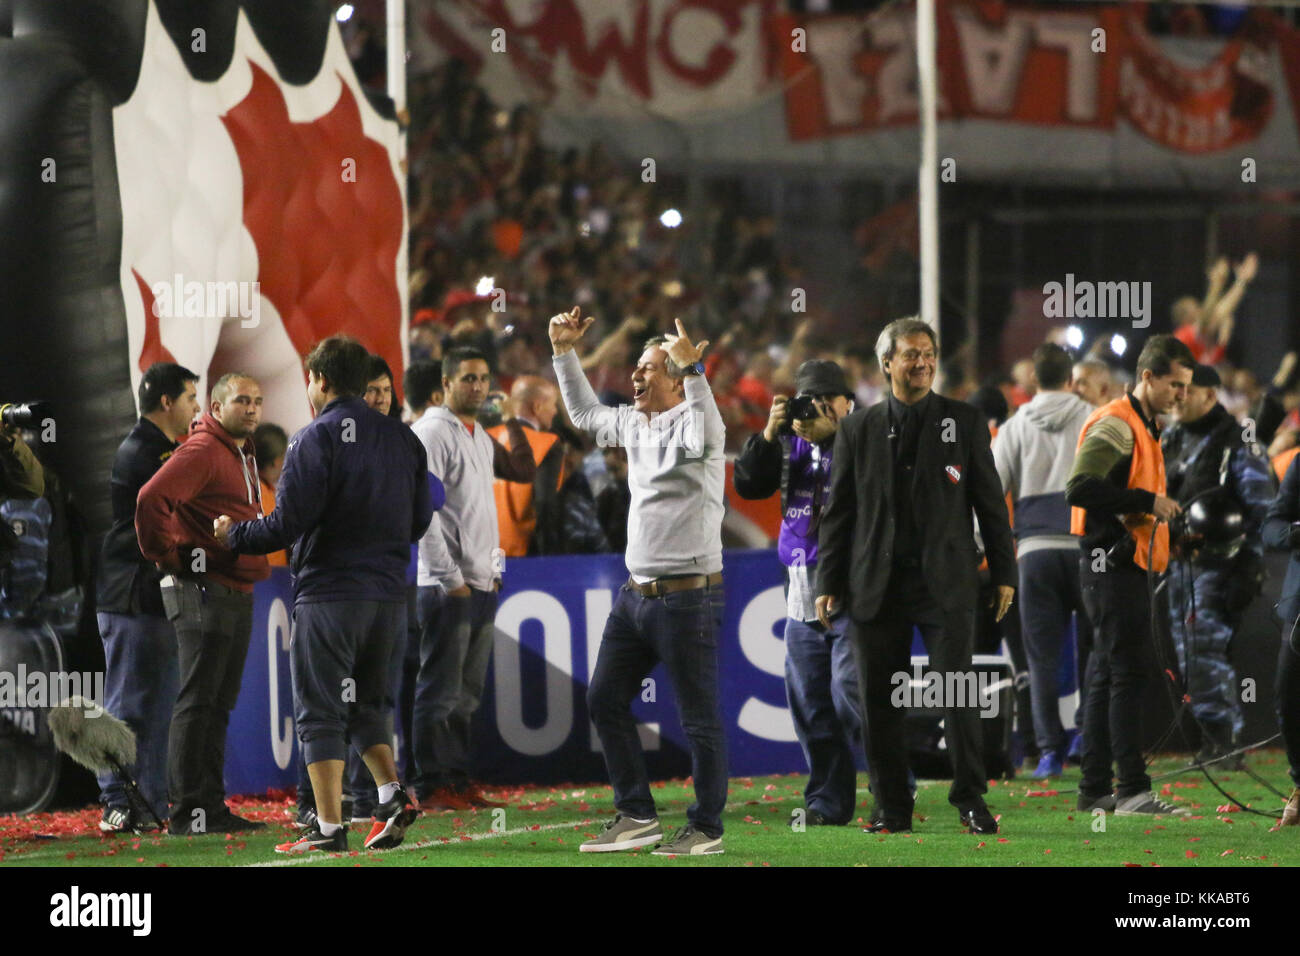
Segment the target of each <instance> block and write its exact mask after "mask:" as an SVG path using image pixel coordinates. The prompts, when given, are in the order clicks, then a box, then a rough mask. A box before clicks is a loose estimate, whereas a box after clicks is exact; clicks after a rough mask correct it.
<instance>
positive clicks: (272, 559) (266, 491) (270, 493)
mask: <svg viewBox="0 0 1300 956" xmlns="http://www.w3.org/2000/svg"><path fill="white" fill-rule="evenodd" d="M257 480H258V481H260V482H261V483H262V514H264V515H269V514H270V513H271V512H272V511H274V510H275V489H274V488H272V487H271V486H270V485H268V484H267V483H266V482H265V481H262V479H261V478H259V479H257ZM266 563H267V564H269V565H271V567H273V568H284V567H288V565H289V555H288V553H287V552H284V551H272V552H271V553H270V554H268V555H267V556H266Z"/></svg>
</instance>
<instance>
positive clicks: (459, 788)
mask: <svg viewBox="0 0 1300 956" xmlns="http://www.w3.org/2000/svg"><path fill="white" fill-rule="evenodd" d="M442 375H443V379H442V383H443V392H444V394H445V396H446V398H445V402H446V404H445V405H431V406H429V407H428V408H427V409H425V411H424V414H423V415H421V416H420V418H419V420H418V421H416V422H415V423H413V424H412V425H411V430H412V431H414V432H415V434H416V437H417V438H419V439H420V441H421V442H422V443H423V444H424V448H425V451H426V452H427V454H428V465H429V471H431V472H432V473H433V474H434V475H436V476H437V477H438V478H439V479H441V481H442V483H443V485H444V486H445V487H446V489H447V503H446V504H445V505H444V506H443V509H442V511H441V512H439V513H438V514H436V515H434V519H433V521H431V522H430V524H429V529H428V531H426V532H425V534H424V537H423V538H421V539H420V547H419V552H420V554H419V571H418V577H417V580H416V585H417V588H418V590H417V594H416V605H417V614H418V617H419V620H420V622H421V635H420V669H419V672H418V674H417V676H416V682H415V703H414V706H413V715H412V721H411V723H412V725H413V726H412V733H411V737H412V751H413V754H414V757H415V779H414V781H413V782H414V784H415V788H416V793H417V794H418V795H419V797H420V799H421V804H420V806H421V808H422V809H424V810H430V811H435V812H436V811H441V810H465V809H469V808H471V807H487V806H499V805H500V804H494V803H492V802H491V801H490V800H488V799H487V798H486V797H484V796H483V794H482V792H481V791H480V790H479V789H478V788H477V787H476V786H474V784H473V783H472V782H471V780H470V775H469V762H470V746H471V745H470V720H471V718H472V717H473V715H474V711H476V710H477V709H478V705H479V700H480V698H481V697H482V695H483V682H484V681H485V680H486V679H487V666H488V659H489V657H490V656H491V653H492V635H493V630H494V624H495V621H496V612H497V591H498V590H499V589H500V587H501V572H502V570H503V564H504V562H503V560H502V552H501V548H500V546H499V541H500V538H499V534H498V528H497V509H496V498H495V497H494V495H493V491H492V481H493V479H494V478H505V479H506V480H507V481H522V482H531V481H532V480H533V476H534V474H535V471H536V466H535V465H534V463H533V453H532V449H531V448H530V447H529V446H528V439H527V438H526V437H525V436H524V434H523V431H522V429H521V428H520V426H519V423H518V422H517V421H512V422H510V423H508V425H507V431H508V433H509V435H510V450H509V451H506V449H505V448H504V447H502V446H501V445H499V444H497V442H496V441H495V440H493V438H492V437H491V436H490V435H488V433H487V429H485V428H483V427H482V426H481V425H479V424H478V423H477V421H476V419H475V416H477V414H478V411H479V408H480V407H481V406H482V404H483V401H484V399H486V398H487V394H488V391H489V389H490V383H491V378H492V375H491V372H490V370H489V369H488V363H487V359H486V357H485V356H484V355H483V353H482V352H479V351H478V350H476V349H469V348H458V349H452V350H451V351H450V352H448V353H447V355H446V356H445V357H444V359H443V365H442Z"/></svg>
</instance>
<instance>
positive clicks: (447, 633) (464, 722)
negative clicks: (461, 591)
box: [411, 587, 497, 798]
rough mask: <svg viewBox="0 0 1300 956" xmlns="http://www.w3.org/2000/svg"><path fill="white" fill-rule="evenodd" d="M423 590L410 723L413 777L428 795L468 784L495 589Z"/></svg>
mask: <svg viewBox="0 0 1300 956" xmlns="http://www.w3.org/2000/svg"><path fill="white" fill-rule="evenodd" d="M426 591H427V592H430V593H429V594H428V595H426V594H425V592H426ZM420 592H421V593H420V595H419V602H420V606H421V612H420V619H421V620H423V621H424V627H423V629H422V631H421V634H420V670H419V674H418V675H417V677H416V683H415V701H414V704H413V706H412V719H411V723H412V749H413V751H414V755H415V771H416V777H415V781H414V783H415V787H416V792H417V793H418V794H419V795H420V797H421V798H424V797H427V796H429V794H431V793H433V792H434V791H435V790H440V789H443V788H445V787H450V788H453V789H459V788H462V787H466V786H468V785H469V782H470V774H469V770H470V760H471V744H470V723H471V719H472V718H473V716H474V712H475V711H476V710H478V705H479V701H480V700H481V699H482V697H483V685H484V682H485V681H486V680H487V667H488V661H489V660H490V659H491V656H492V639H493V635H494V634H495V631H496V628H495V623H496V615H497V593H496V591H480V590H478V589H476V588H470V593H469V596H468V597H455V596H453V595H450V594H447V595H444V596H442V597H438V593H439V591H438V589H437V588H432V587H431V588H421V589H420ZM433 605H437V606H436V608H435V607H434V606H433Z"/></svg>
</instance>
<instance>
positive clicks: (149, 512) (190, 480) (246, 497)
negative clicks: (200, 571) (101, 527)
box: [135, 413, 271, 592]
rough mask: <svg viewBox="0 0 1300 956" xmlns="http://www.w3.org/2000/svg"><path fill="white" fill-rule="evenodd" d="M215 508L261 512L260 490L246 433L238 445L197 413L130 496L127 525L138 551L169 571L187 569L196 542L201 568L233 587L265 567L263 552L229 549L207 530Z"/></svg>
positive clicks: (250, 515) (259, 575)
mask: <svg viewBox="0 0 1300 956" xmlns="http://www.w3.org/2000/svg"><path fill="white" fill-rule="evenodd" d="M219 515H230V517H232V518H234V519H235V521H250V520H252V519H254V518H259V517H261V515H262V490H261V485H260V483H259V482H258V478H257V459H256V458H255V457H254V456H253V440H252V439H251V438H248V439H245V440H244V444H243V447H242V448H240V446H238V445H236V444H235V439H234V437H233V436H231V434H230V433H229V432H227V431H226V430H225V429H224V428H222V427H221V424H220V423H219V422H218V421H217V420H216V419H215V418H213V417H212V415H211V414H209V413H205V414H204V415H203V417H202V418H201V419H200V420H199V421H198V422H196V423H195V424H194V425H192V426H191V427H190V435H189V438H187V439H186V440H185V441H184V442H183V443H182V444H181V446H180V447H179V448H177V449H176V451H174V452H173V453H172V456H171V457H170V458H168V459H167V461H165V462H164V463H163V466H162V467H161V468H159V469H158V472H157V473H156V474H155V475H154V476H153V477H152V478H150V479H149V481H148V482H146V483H145V486H144V487H143V488H141V489H140V495H139V497H138V498H137V499H136V507H135V530H136V535H137V537H138V538H139V540H140V552H141V553H142V554H143V555H144V556H145V557H146V558H148V559H149V560H150V561H156V562H157V563H158V564H160V565H162V566H163V567H164V568H166V569H168V570H169V571H176V570H180V571H182V572H184V573H187V574H188V573H190V572H192V571H193V570H194V562H195V557H194V555H193V549H195V548H202V549H203V551H204V555H203V557H204V562H205V564H206V569H205V571H204V573H206V574H207V575H208V576H209V577H210V578H212V580H214V581H216V582H218V583H220V584H224V585H226V586H227V587H231V588H235V589H237V590H240V591H245V592H251V591H252V590H253V584H254V583H255V582H257V581H261V580H263V579H264V578H267V577H269V576H270V574H271V569H270V566H269V565H268V564H267V562H266V556H265V555H261V554H235V553H234V552H233V551H231V550H230V549H229V548H227V547H226V546H225V545H222V544H218V543H217V539H216V538H214V537H213V536H212V522H213V520H214V519H215V518H217V517H218V516H219Z"/></svg>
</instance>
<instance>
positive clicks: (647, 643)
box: [587, 584, 727, 837]
mask: <svg viewBox="0 0 1300 956" xmlns="http://www.w3.org/2000/svg"><path fill="white" fill-rule="evenodd" d="M722 602H723V597H722V587H721V586H720V585H719V586H717V587H711V588H695V589H692V590H689V591H676V592H673V593H672V594H665V595H664V596H663V597H644V596H642V595H641V593H640V592H638V591H634V590H632V588H630V587H629V586H627V585H626V584H625V585H623V587H622V588H621V589H620V590H619V592H618V598H617V599H616V600H615V602H614V607H613V609H612V610H611V611H610V613H609V620H608V621H606V622H605V632H604V635H603V636H602V637H601V643H600V651H599V652H598V653H597V655H596V669H595V672H594V673H593V674H592V677H591V686H590V687H588V688H587V710H588V712H589V713H590V715H591V719H592V722H593V723H594V724H595V725H596V733H597V734H598V735H599V736H600V744H601V748H602V749H603V750H604V753H605V767H606V768H607V769H608V771H609V779H610V783H611V784H612V785H613V787H614V806H615V807H616V808H617V809H618V811H619V812H620V813H623V814H626V815H628V816H632V817H636V818H638V819H641V820H648V819H652V818H654V817H655V816H656V815H657V814H656V811H655V803H654V798H653V797H652V796H651V795H650V778H649V775H648V774H647V772H646V766H645V757H644V755H643V754H642V752H641V740H640V738H639V737H638V736H637V729H636V720H635V719H634V718H633V716H632V709H631V703H632V700H633V698H635V697H637V696H639V695H640V694H641V691H642V687H641V682H642V680H644V679H645V677H646V675H648V674H649V673H650V671H652V670H653V669H654V667H655V665H656V664H657V663H659V662H660V661H662V662H663V663H664V666H665V667H667V669H668V676H669V678H670V679H671V680H672V682H673V689H674V690H675V691H676V692H677V713H678V717H679V718H680V720H681V724H682V730H683V731H685V733H686V740H687V746H688V748H689V749H690V752H691V774H692V776H693V777H694V778H695V803H693V804H691V806H690V808H689V809H687V811H686V817H687V819H688V820H689V821H690V823H691V824H693V825H694V826H695V828H696V829H698V830H700V831H701V832H702V833H705V834H707V835H708V836H710V837H718V836H721V835H722V810H723V808H724V807H725V806H726V802H727V739H726V735H725V734H724V733H723V729H722V710H721V706H720V703H719V695H718V631H720V630H721V628H722Z"/></svg>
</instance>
